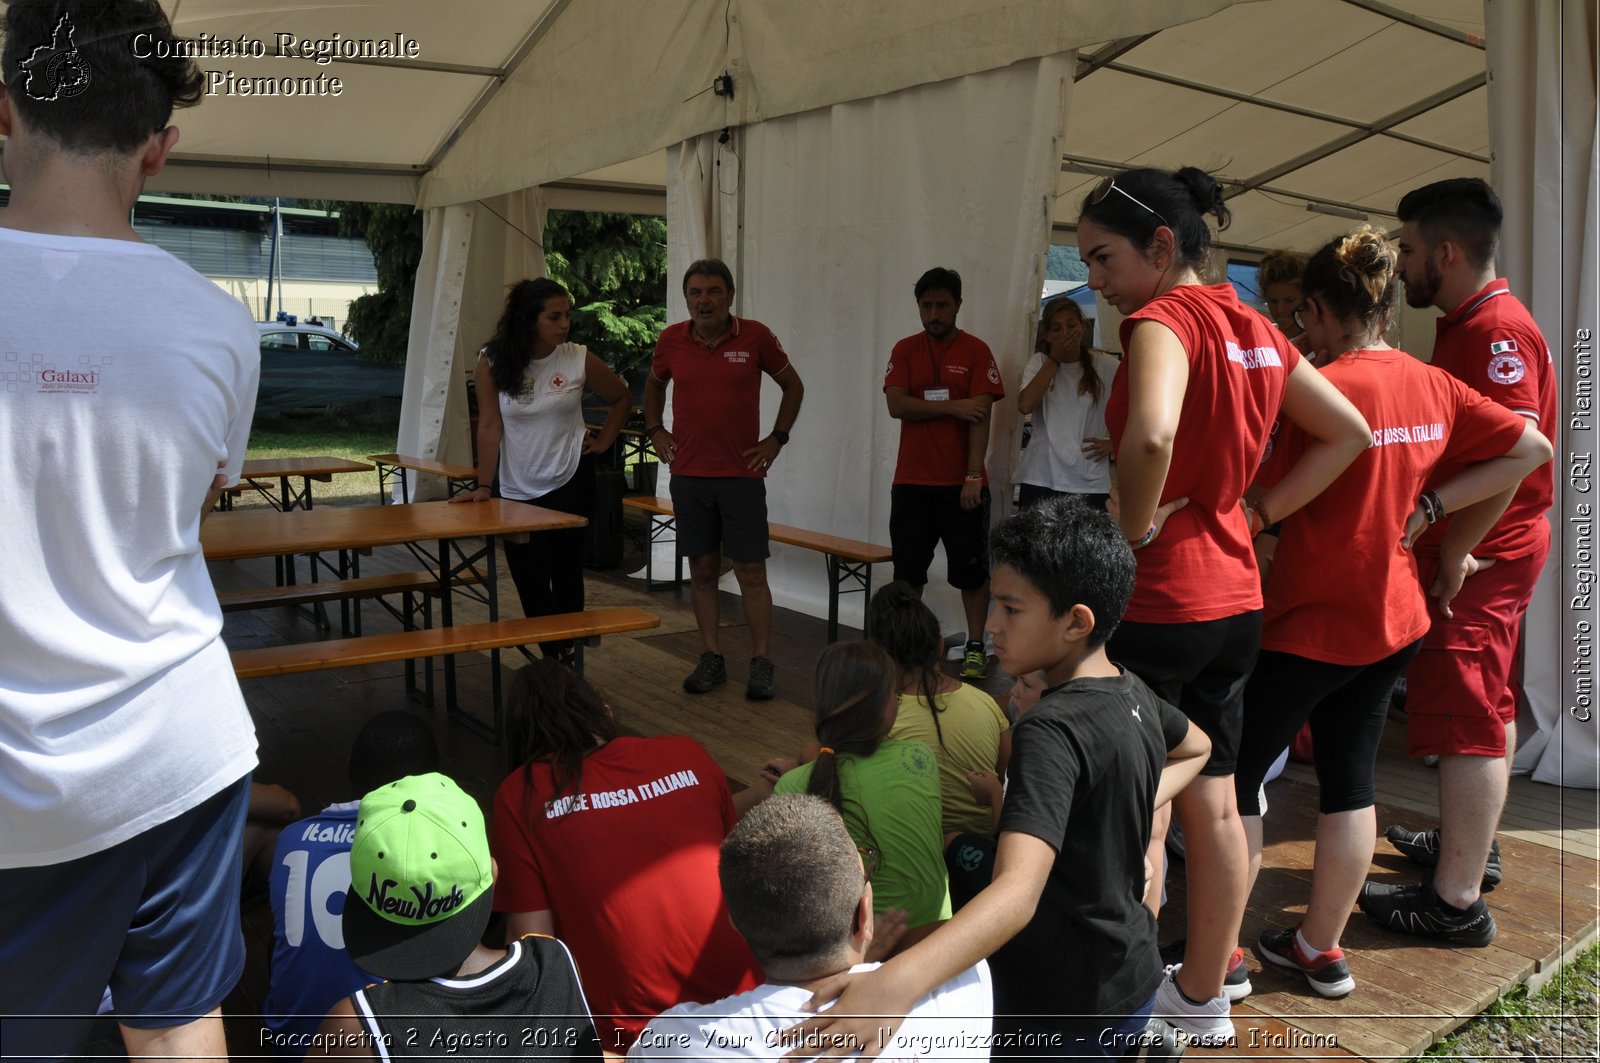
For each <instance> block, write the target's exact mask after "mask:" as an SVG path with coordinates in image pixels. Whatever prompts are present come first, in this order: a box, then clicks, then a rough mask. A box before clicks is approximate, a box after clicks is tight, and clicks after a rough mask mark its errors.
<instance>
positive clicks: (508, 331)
mask: <svg viewBox="0 0 1600 1063" xmlns="http://www.w3.org/2000/svg"><path fill="white" fill-rule="evenodd" d="M555 298H561V299H569V300H570V299H571V298H572V296H570V295H568V294H567V290H566V289H565V288H563V287H562V286H561V285H559V284H557V283H556V282H555V281H553V280H551V279H550V278H549V277H535V278H534V279H532V280H524V281H518V282H517V283H515V284H513V285H512V286H511V288H510V290H509V291H507V292H506V308H505V311H504V312H503V313H501V315H500V323H499V324H498V325H496V326H495V327H494V335H493V336H491V337H489V342H488V343H486V344H484V346H483V352H484V354H486V355H487V356H488V358H489V375H490V378H491V379H493V380H494V389H495V391H497V392H503V393H506V394H515V393H516V391H517V389H518V388H520V387H522V374H523V372H524V371H525V370H526V369H527V368H528V360H529V359H530V358H531V357H532V356H533V341H534V338H535V337H536V336H537V335H538V322H539V315H540V314H542V313H544V304H545V303H548V302H549V301H550V300H551V299H555Z"/></svg>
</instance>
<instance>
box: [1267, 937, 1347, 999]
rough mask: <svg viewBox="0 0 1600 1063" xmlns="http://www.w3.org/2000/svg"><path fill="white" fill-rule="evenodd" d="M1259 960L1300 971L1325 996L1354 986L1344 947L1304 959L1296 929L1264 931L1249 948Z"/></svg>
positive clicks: (1343, 993)
mask: <svg viewBox="0 0 1600 1063" xmlns="http://www.w3.org/2000/svg"><path fill="white" fill-rule="evenodd" d="M1252 951H1254V952H1255V954H1256V956H1257V957H1258V958H1259V959H1260V960H1261V962H1262V963H1270V964H1272V965H1273V966H1275V967H1286V968H1288V969H1289V970H1291V971H1299V972H1300V973H1301V974H1303V975H1305V976H1306V981H1307V982H1309V983H1311V988H1312V989H1315V990H1316V991H1317V992H1318V993H1320V994H1321V995H1322V996H1325V997H1343V996H1349V995H1350V991H1351V990H1353V989H1354V988H1355V987H1356V980H1355V979H1354V978H1351V977H1350V965H1349V964H1348V963H1345V962H1344V950H1343V949H1341V948H1339V947H1338V946H1335V947H1333V948H1331V949H1329V950H1328V951H1327V952H1319V953H1317V954H1316V955H1315V956H1314V957H1312V958H1310V959H1307V958H1306V956H1307V954H1306V953H1305V952H1304V951H1303V950H1302V949H1301V948H1300V941H1299V928H1298V927H1297V928H1295V929H1293V930H1265V931H1262V934H1261V937H1260V939H1259V940H1257V941H1256V947H1255V948H1254V949H1253V950H1252Z"/></svg>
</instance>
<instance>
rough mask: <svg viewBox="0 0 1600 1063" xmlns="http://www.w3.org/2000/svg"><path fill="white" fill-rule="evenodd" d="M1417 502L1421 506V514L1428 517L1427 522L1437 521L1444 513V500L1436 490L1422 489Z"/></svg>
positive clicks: (1435, 522)
mask: <svg viewBox="0 0 1600 1063" xmlns="http://www.w3.org/2000/svg"><path fill="white" fill-rule="evenodd" d="M1417 504H1418V505H1420V506H1421V507H1422V515H1423V516H1424V517H1427V518H1428V523H1429V524H1437V523H1439V521H1440V519H1442V518H1443V517H1444V515H1445V513H1444V502H1443V501H1442V500H1441V499H1440V498H1439V492H1437V491H1424V492H1423V493H1422V497H1421V498H1419V499H1417Z"/></svg>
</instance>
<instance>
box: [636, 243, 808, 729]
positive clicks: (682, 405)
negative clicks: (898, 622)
mask: <svg viewBox="0 0 1600 1063" xmlns="http://www.w3.org/2000/svg"><path fill="white" fill-rule="evenodd" d="M683 298H684V302H686V303H687V304H688V306H689V320H687V321H680V322H678V323H677V324H676V325H668V326H667V327H666V328H665V329H663V330H662V331H661V336H660V338H659V339H657V340H656V352H655V357H654V359H653V360H652V361H651V363H650V376H649V378H648V379H647V380H646V381H645V387H644V424H645V428H644V434H645V438H646V439H648V440H649V441H650V444H651V446H653V447H654V448H655V452H656V455H657V456H658V457H659V458H660V459H661V460H662V461H664V462H666V463H667V464H668V465H670V466H672V508H673V512H674V515H675V519H676V522H677V534H678V543H679V547H680V549H681V551H682V553H683V554H684V555H685V556H687V557H688V558H689V579H690V596H691V598H692V600H693V602H694V619H695V624H696V625H697V626H698V627H699V628H700V643H701V646H702V647H703V652H702V653H701V654H700V662H699V664H697V665H696V666H695V670H694V671H693V672H691V673H690V674H689V675H688V677H687V678H685V679H684V681H683V688H684V689H685V690H687V691H689V692H690V693H692V694H704V693H705V692H706V691H708V690H710V689H711V688H712V687H714V686H717V685H718V684H720V683H726V682H727V681H728V670H727V667H726V665H725V664H724V663H723V660H722V651H721V649H720V647H719V644H718V632H717V622H718V619H719V614H720V607H719V603H718V601H717V579H718V577H720V576H721V575H722V555H723V554H727V555H728V559H729V560H731V561H732V562H733V574H734V577H735V578H736V579H737V580H738V581H739V592H740V594H741V595H742V596H743V597H744V617H745V623H747V624H748V625H749V626H750V653H751V658H750V678H749V681H748V683H747V684H746V685H745V691H744V694H745V697H747V698H750V699H752V700H757V701H764V700H766V699H768V698H771V697H772V696H773V694H774V693H775V690H774V687H773V675H774V671H775V669H774V666H773V663H772V658H771V657H770V656H768V650H769V647H768V643H769V640H770V639H771V635H772V591H771V589H770V588H769V587H768V586H767V556H768V553H769V551H768V549H767V488H766V482H765V478H766V475H767V470H768V469H770V468H772V463H773V462H774V461H776V460H778V454H779V452H780V451H782V450H783V448H784V445H785V444H787V443H788V442H789V431H790V429H792V428H793V427H794V422H795V418H797V417H798V416H799V415H800V400H801V399H802V398H803V397H804V396H805V386H804V385H803V384H801V382H800V374H799V373H798V372H796V371H795V368H794V365H793V363H791V362H790V361H789V356H788V355H787V354H785V353H784V350H783V344H781V343H779V342H778V337H776V336H774V335H773V334H772V331H771V330H770V329H768V328H767V326H765V325H763V324H762V323H761V322H759V321H751V320H750V319H748V318H737V317H734V316H733V315H732V314H731V313H729V307H730V306H731V305H732V304H733V273H732V271H730V270H729V269H728V267H727V265H726V264H725V263H723V262H722V261H720V260H719V259H715V258H705V259H701V260H699V261H698V262H694V263H691V264H690V266H689V268H688V270H686V271H685V272H684V275H683ZM762 373H766V374H767V375H768V376H770V377H772V379H773V380H775V381H777V382H778V387H780V388H782V389H783V398H782V399H781V400H780V401H779V403H778V416H777V419H776V420H775V421H774V422H773V427H772V432H771V433H770V434H768V435H767V436H765V437H762V436H761V374H762ZM668 381H676V383H675V385H674V386H673V389H672V428H673V430H672V431H670V432H669V431H667V430H666V428H665V427H663V425H662V423H661V421H662V415H663V414H664V412H665V410H666V405H667V383H668Z"/></svg>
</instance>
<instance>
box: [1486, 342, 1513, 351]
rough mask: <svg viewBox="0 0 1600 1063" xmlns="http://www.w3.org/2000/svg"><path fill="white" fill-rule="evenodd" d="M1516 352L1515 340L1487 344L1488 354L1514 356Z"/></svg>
mask: <svg viewBox="0 0 1600 1063" xmlns="http://www.w3.org/2000/svg"><path fill="white" fill-rule="evenodd" d="M1516 350H1517V341H1516V340H1500V341H1499V342H1498V343H1491V344H1489V353H1490V354H1515V353H1516Z"/></svg>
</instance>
